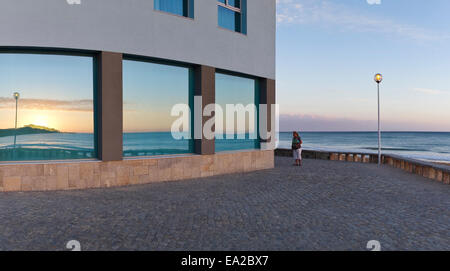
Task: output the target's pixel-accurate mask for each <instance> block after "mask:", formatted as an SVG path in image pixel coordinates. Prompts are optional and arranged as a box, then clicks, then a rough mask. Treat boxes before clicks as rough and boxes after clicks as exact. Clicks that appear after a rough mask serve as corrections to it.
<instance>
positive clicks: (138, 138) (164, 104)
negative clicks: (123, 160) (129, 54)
mask: <svg viewBox="0 0 450 271" xmlns="http://www.w3.org/2000/svg"><path fill="white" fill-rule="evenodd" d="M123 95H124V124H123V128H124V135H123V144H124V156H151V155H162V154H182V153H191V152H192V141H191V140H190V139H186V137H187V136H190V130H188V131H182V134H183V135H184V136H185V139H182V140H176V139H174V138H173V136H172V134H171V126H172V124H173V123H174V121H175V120H176V119H178V117H177V116H171V110H172V107H173V106H174V105H176V104H185V105H189V97H190V69H189V68H185V67H178V66H170V65H162V64H156V63H151V62H143V61H132V60H124V62H123Z"/></svg>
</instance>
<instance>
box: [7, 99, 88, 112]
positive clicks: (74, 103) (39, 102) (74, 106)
mask: <svg viewBox="0 0 450 271" xmlns="http://www.w3.org/2000/svg"><path fill="white" fill-rule="evenodd" d="M19 103H20V109H27V110H55V111H78V112H92V111H93V107H94V106H93V101H92V100H89V99H86V100H68V101H63V100H49V99H20V100H19ZM14 106H15V100H14V99H13V98H5V97H0V109H13V108H14Z"/></svg>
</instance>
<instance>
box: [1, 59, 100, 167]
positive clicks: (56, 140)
mask: <svg viewBox="0 0 450 271" xmlns="http://www.w3.org/2000/svg"><path fill="white" fill-rule="evenodd" d="M93 74H94V73H93V58H92V57H87V56H75V55H55V54H27V53H2V52H1V51H0V116H1V117H0V155H1V157H3V158H2V159H3V160H6V161H8V160H13V161H18V160H49V159H50V160H52V159H56V160H58V159H84V158H94V157H95V151H94V150H95V148H94V133H93V132H94V101H93V96H94V89H93V87H94V84H93V82H94V75H93ZM15 92H17V93H19V98H18V99H17V111H16V99H15V98H14V97H13V93H15ZM16 113H17V129H15V125H16Z"/></svg>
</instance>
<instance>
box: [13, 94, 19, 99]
mask: <svg viewBox="0 0 450 271" xmlns="http://www.w3.org/2000/svg"><path fill="white" fill-rule="evenodd" d="M13 96H14V99H16V100H17V99H19V98H20V94H19V92H14V94H13Z"/></svg>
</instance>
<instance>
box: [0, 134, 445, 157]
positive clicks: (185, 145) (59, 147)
mask: <svg viewBox="0 0 450 271" xmlns="http://www.w3.org/2000/svg"><path fill="white" fill-rule="evenodd" d="M291 136H292V133H290V132H289V133H288V132H286V133H285V132H283V133H280V135H279V147H280V148H290V147H291ZM300 136H301V137H302V140H303V148H304V149H309V150H325V151H355V152H366V153H376V152H377V148H378V147H377V144H378V141H377V140H378V139H377V133H376V132H302V133H300ZM124 141H125V143H124V156H135V155H162V154H176V153H179V154H182V153H188V152H191V151H192V144H190V141H188V140H181V141H176V140H174V139H172V137H171V134H170V133H164V132H162V133H126V134H124ZM13 142H14V137H11V136H9V137H0V161H1V160H30V159H33V160H55V159H70V158H72V159H75V158H93V157H95V151H94V136H93V135H92V134H76V133H55V134H34V135H20V136H17V145H16V148H17V149H19V150H22V151H17V150H16V151H15V152H16V153H13V150H14V148H13V147H14V145H13ZM216 145H217V146H216V149H217V151H225V150H237V149H252V148H255V147H257V145H255V142H254V141H252V140H239V141H238V140H236V141H233V142H230V141H227V140H219V141H217V144H216ZM382 145H383V149H382V150H383V153H389V154H398V155H403V156H405V157H409V158H414V159H420V160H428V161H443V162H448V163H450V133H444V132H443V133H437V132H383V134H382ZM12 155H14V157H13V156H12Z"/></svg>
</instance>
